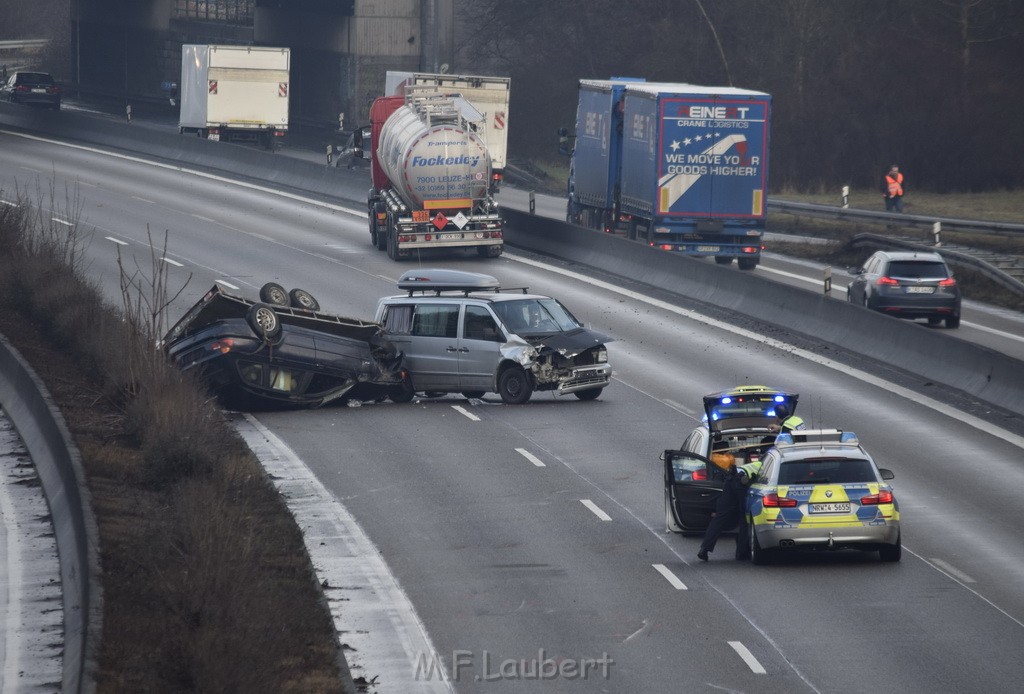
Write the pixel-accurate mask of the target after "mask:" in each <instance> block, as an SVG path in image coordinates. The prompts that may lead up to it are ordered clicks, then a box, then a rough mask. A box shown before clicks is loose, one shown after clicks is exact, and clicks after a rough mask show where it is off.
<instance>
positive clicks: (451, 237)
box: [437, 234, 462, 241]
mask: <svg viewBox="0 0 1024 694" xmlns="http://www.w3.org/2000/svg"><path fill="white" fill-rule="evenodd" d="M437 238H438V240H440V241H454V240H456V239H461V238H462V234H438V235H437Z"/></svg>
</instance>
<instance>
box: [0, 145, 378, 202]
mask: <svg viewBox="0 0 1024 694" xmlns="http://www.w3.org/2000/svg"><path fill="white" fill-rule="evenodd" d="M0 133H3V134H4V135H10V136H11V137H20V138H23V139H26V140H34V141H36V142H46V143H48V144H51V145H57V146H59V147H70V148H71V149H77V150H80V151H82V152H92V153H94V154H102V155H104V156H108V157H113V158H115V159H121V160H122V161H130V162H134V163H136V164H145V165H146V166H153V167H156V168H158V169H166V170H168V171H179V172H181V173H187V174H190V175H192V176H198V177H200V178H206V179H209V180H211V181H218V182H220V183H227V184H230V185H234V186H238V187H240V188H247V189H249V190H255V191H259V192H261V193H268V194H270V195H276V196H278V197H282V198H288V199H289V200H296V201H298V202H303V203H307V204H310V205H317V206H320V207H325V208H327V209H329V210H334V211H335V212H345V213H346V214H351V215H353V216H356V217H360V218H362V219H366V212H365V211H364V210H359V209H354V208H351V207H343V206H342V205H335V204H333V203H330V202H324V201H323V200H314V199H313V198H308V197H306V196H305V195H296V194H295V193H288V192H285V191H283V190H274V189H273V188H268V187H267V186H261V185H257V184H255V183H246V182H244V181H233V180H231V179H230V178H225V177H223V176H217V175H216V174H211V173H207V172H205V171H197V170H196V169H189V168H186V167H184V166H174V165H173V164H164V163H162V162H157V161H149V160H146V159H142V158H140V157H132V156H129V155H127V154H119V153H117V152H108V151H106V150H102V149H98V148H96V147H86V146H84V145H75V144H71V143H70V142H61V141H60V140H51V139H48V138H45V137H39V136H37V135H28V134H26V133H16V132H14V131H12V130H3V129H2V128H0ZM30 171H34V169H30ZM36 173H42V172H41V171H37V172H36Z"/></svg>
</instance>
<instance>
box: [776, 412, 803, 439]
mask: <svg viewBox="0 0 1024 694" xmlns="http://www.w3.org/2000/svg"><path fill="white" fill-rule="evenodd" d="M775 419H776V422H775V424H772V425H771V426H770V427H769V428H770V429H771V430H772V431H776V432H778V433H780V434H792V433H793V432H794V431H800V430H802V429H806V428H807V427H806V426H805V425H804V420H802V419H800V418H799V417H797V416H796V415H795V414H792V413H791V412H790V409H789V406H788V405H786V404H785V403H781V404H779V405H776V406H775ZM794 440H799V439H796V438H794Z"/></svg>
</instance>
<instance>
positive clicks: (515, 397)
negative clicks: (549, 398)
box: [498, 366, 533, 405]
mask: <svg viewBox="0 0 1024 694" xmlns="http://www.w3.org/2000/svg"><path fill="white" fill-rule="evenodd" d="M498 395H500V396H501V401H502V402H504V403H505V404H507V405H522V404H523V403H524V402H526V401H527V400H529V399H530V396H531V395H533V381H532V380H531V379H530V375H529V374H528V373H526V371H524V370H523V369H522V368H521V367H518V366H513V367H510V368H508V369H505V370H504V371H503V372H502V373H501V378H499V379H498Z"/></svg>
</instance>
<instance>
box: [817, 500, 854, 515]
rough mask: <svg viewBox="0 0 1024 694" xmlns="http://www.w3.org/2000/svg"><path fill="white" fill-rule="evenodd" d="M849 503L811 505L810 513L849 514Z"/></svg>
mask: <svg viewBox="0 0 1024 694" xmlns="http://www.w3.org/2000/svg"><path fill="white" fill-rule="evenodd" d="M849 512H850V502H849V501H846V502H841V503H832V504H811V513H849Z"/></svg>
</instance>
